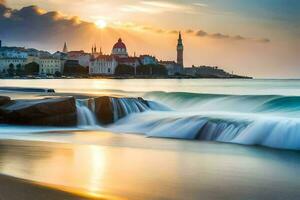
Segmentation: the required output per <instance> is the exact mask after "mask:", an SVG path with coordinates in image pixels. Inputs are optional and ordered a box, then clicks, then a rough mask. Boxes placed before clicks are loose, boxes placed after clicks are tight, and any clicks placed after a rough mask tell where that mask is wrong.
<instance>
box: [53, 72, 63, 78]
mask: <svg viewBox="0 0 300 200" xmlns="http://www.w3.org/2000/svg"><path fill="white" fill-rule="evenodd" d="M61 75H62V74H61V73H60V72H59V71H56V72H55V73H54V76H55V77H61Z"/></svg>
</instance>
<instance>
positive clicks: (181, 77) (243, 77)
mask: <svg viewBox="0 0 300 200" xmlns="http://www.w3.org/2000/svg"><path fill="white" fill-rule="evenodd" d="M9 79H14V80H24V79H25V80H36V79H37V80H43V79H116V80H118V79H120V80H126V79H137V80H140V79H165V80H168V79H254V77H248V76H238V75H233V76H232V77H219V76H180V75H179V76H167V77H166V76H100V75H92V76H90V75H86V76H85V75H75V76H74V75H71V76H62V77H54V76H49V77H40V76H34V77H32V76H30V77H19V76H16V77H0V80H9Z"/></svg>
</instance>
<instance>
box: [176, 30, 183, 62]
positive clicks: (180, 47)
mask: <svg viewBox="0 0 300 200" xmlns="http://www.w3.org/2000/svg"><path fill="white" fill-rule="evenodd" d="M183 49H184V48H183V43H182V37H181V32H179V37H178V43H177V64H178V65H180V66H182V67H184V65H183Z"/></svg>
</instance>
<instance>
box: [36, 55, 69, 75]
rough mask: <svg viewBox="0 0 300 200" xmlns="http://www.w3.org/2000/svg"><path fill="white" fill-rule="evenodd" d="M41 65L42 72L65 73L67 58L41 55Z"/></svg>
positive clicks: (39, 61) (39, 62)
mask: <svg viewBox="0 0 300 200" xmlns="http://www.w3.org/2000/svg"><path fill="white" fill-rule="evenodd" d="M38 64H39V65H40V69H39V70H40V71H39V73H40V74H46V75H50V74H51V75H54V74H55V73H58V72H59V73H63V69H64V64H65V60H62V59H59V58H55V57H53V56H51V57H41V58H39V59H38Z"/></svg>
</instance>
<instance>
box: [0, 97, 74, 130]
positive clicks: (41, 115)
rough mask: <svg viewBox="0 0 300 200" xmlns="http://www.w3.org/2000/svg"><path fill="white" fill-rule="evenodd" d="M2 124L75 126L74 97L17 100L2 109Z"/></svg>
mask: <svg viewBox="0 0 300 200" xmlns="http://www.w3.org/2000/svg"><path fill="white" fill-rule="evenodd" d="M0 113H2V122H5V123H10V124H22V125H45V126H74V125H76V124H77V114H76V103H75V99H74V97H64V98H47V99H41V100H16V101H14V102H13V103H10V104H8V105H6V106H3V107H2V108H1V112H0Z"/></svg>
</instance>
